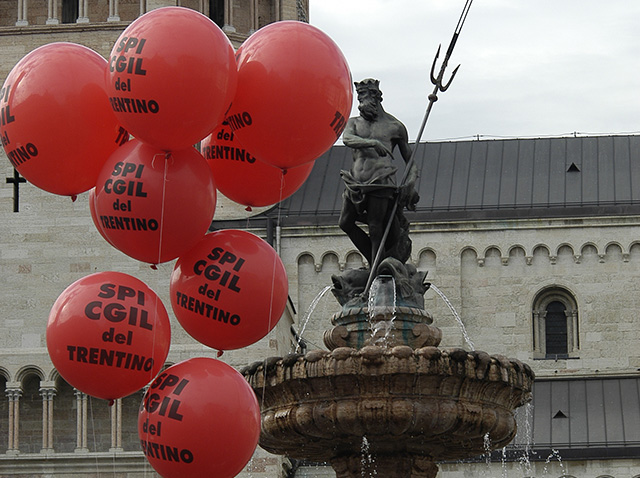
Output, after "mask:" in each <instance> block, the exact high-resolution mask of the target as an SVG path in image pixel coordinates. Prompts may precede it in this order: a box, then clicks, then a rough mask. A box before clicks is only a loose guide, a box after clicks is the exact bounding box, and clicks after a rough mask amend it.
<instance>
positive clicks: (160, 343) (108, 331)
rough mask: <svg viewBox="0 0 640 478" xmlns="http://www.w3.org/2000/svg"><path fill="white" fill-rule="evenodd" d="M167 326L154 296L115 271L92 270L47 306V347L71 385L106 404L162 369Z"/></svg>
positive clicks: (142, 384) (169, 327) (164, 311)
mask: <svg viewBox="0 0 640 478" xmlns="http://www.w3.org/2000/svg"><path fill="white" fill-rule="evenodd" d="M170 342H171V324H170V322H169V316H168V314H167V310H166V309H165V307H164V305H163V304H162V302H161V300H160V299H159V298H158V296H157V295H156V294H155V292H153V291H152V290H151V289H150V288H149V287H148V286H147V285H146V284H145V283H144V282H142V281H140V280H138V279H136V278H135V277H132V276H130V275H127V274H123V273H121V272H97V273H95V274H91V275H89V276H86V277H83V278H82V279H79V280H77V281H76V282H74V283H73V284H71V285H70V286H69V287H67V288H66V289H65V290H64V291H63V292H62V294H60V296H59V297H58V299H57V300H56V301H55V303H54V304H53V307H52V308H51V312H50V313H49V321H48V323H47V349H48V351H49V356H50V357H51V361H52V362H53V365H54V366H55V367H56V369H57V370H58V372H60V375H62V377H63V378H64V379H65V380H66V381H67V382H69V384H71V385H72V386H74V387H75V388H77V389H78V390H81V391H82V392H84V393H87V394H89V395H92V396H94V397H98V398H104V399H106V400H115V399H116V398H121V397H125V396H127V395H130V394H132V393H134V392H136V391H138V390H140V389H141V388H143V387H144V386H145V385H146V384H148V383H149V382H150V381H151V380H152V379H153V378H154V377H155V376H156V375H157V374H158V372H159V371H160V370H161V369H162V366H163V364H164V361H165V360H166V358H167V354H168V353H169V345H170Z"/></svg>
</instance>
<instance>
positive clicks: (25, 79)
mask: <svg viewBox="0 0 640 478" xmlns="http://www.w3.org/2000/svg"><path fill="white" fill-rule="evenodd" d="M107 68H108V63H107V61H106V60H105V59H104V58H102V57H101V56H100V55H99V54H98V53H96V52H95V51H93V50H90V49H89V48H87V47H85V46H82V45H76V44H74V43H62V42H59V43H50V44H48V45H44V46H41V47H40V48H36V49H35V50H33V51H32V52H30V53H29V54H27V55H26V56H25V57H24V58H22V59H21V60H20V61H19V62H18V63H17V64H16V65H15V66H14V67H13V69H12V70H11V72H10V73H9V76H8V77H7V79H6V80H5V82H4V85H3V87H2V90H0V110H1V112H2V117H1V119H0V137H1V138H2V145H3V146H4V150H5V153H6V154H7V157H8V158H9V161H11V164H13V166H14V167H15V168H16V169H17V170H18V171H19V172H20V174H22V175H23V176H24V177H25V178H26V179H27V181H29V182H31V183H32V184H34V185H35V186H37V187H38V188H40V189H42V190H44V191H47V192H50V193H54V194H59V195H63V196H75V195H77V194H80V193H82V192H85V191H88V190H89V189H91V188H92V187H93V186H95V184H96V178H97V177H98V173H99V172H100V170H101V169H102V165H103V164H104V162H105V161H106V160H107V158H108V157H109V155H110V154H111V153H112V152H113V151H114V150H115V149H116V148H117V147H118V145H119V144H121V143H122V142H124V141H126V140H127V139H128V138H129V135H128V133H127V132H126V131H125V129H124V128H122V127H121V126H120V125H119V124H118V120H117V119H116V116H115V115H114V114H113V111H112V110H111V106H110V105H109V100H108V97H107V93H106V91H105V87H104V76H105V74H106V71H107Z"/></svg>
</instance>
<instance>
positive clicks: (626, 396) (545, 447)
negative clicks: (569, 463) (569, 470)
mask: <svg viewBox="0 0 640 478" xmlns="http://www.w3.org/2000/svg"><path fill="white" fill-rule="evenodd" d="M532 408H533V426H532V433H531V431H529V433H528V428H531V427H527V426H526V424H525V421H526V420H525V417H524V414H522V413H520V412H519V420H518V422H519V424H518V435H517V437H516V439H515V440H514V445H511V446H510V448H511V449H512V452H511V453H510V454H511V455H512V458H516V456H517V452H515V451H513V449H515V448H522V446H523V445H524V444H526V443H527V442H528V441H529V442H532V449H533V451H534V452H535V454H534V455H533V456H532V457H531V459H539V460H545V459H547V458H548V457H549V456H550V455H552V454H554V452H553V450H556V451H557V452H558V453H557V454H558V455H559V456H560V457H561V458H562V459H584V458H590V459H597V458H613V457H620V458H622V457H635V458H637V457H639V456H640V377H623V378H602V379H593V378H592V379H562V380H542V379H538V380H536V381H535V382H534V386H533V404H532ZM520 410H521V409H520ZM528 434H529V435H530V436H527V435H528ZM530 438H532V440H530Z"/></svg>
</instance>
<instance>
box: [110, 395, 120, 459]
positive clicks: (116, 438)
mask: <svg viewBox="0 0 640 478" xmlns="http://www.w3.org/2000/svg"><path fill="white" fill-rule="evenodd" d="M110 410H111V448H109V451H122V450H123V449H122V399H121V398H118V399H117V400H116V401H115V402H114V403H113V405H111V407H110Z"/></svg>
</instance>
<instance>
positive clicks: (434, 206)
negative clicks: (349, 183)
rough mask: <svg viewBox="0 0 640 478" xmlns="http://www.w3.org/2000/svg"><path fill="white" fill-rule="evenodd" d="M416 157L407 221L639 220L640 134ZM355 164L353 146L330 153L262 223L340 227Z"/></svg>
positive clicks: (511, 142)
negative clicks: (413, 202)
mask: <svg viewBox="0 0 640 478" xmlns="http://www.w3.org/2000/svg"><path fill="white" fill-rule="evenodd" d="M414 147H415V145H414ZM414 154H415V158H416V161H417V164H418V167H419V170H420V179H419V193H420V202H419V203H418V208H417V211H416V213H411V214H410V216H409V219H410V221H413V220H439V221H442V220H444V221H449V220H465V219H483V218H487V219H490V218H526V217H536V218H538V217H580V216H594V215H595V216H597V215H611V214H616V215H617V214H621V215H624V214H640V136H637V135H620V136H588V137H566V138H564V137H563V138H537V139H506V140H480V141H455V142H434V143H421V144H419V145H418V146H417V148H416V151H415V153H414ZM396 156H397V158H396V160H395V161H396V164H397V165H398V167H399V169H400V170H399V172H398V178H400V177H402V168H403V166H404V164H403V161H402V160H401V159H399V155H396ZM351 162H352V158H351V150H350V149H349V148H347V147H346V146H342V145H340V146H334V147H332V148H331V149H329V150H328V151H327V152H326V153H325V154H324V155H322V156H321V157H320V158H318V159H317V160H316V163H315V165H314V169H313V171H312V173H311V176H310V177H309V179H308V180H307V181H306V182H305V184H303V186H302V187H301V188H300V189H299V190H298V191H297V192H296V193H295V194H294V195H293V196H291V197H290V198H288V199H286V200H284V201H283V202H282V203H281V207H280V209H278V208H277V207H276V208H273V209H272V210H270V211H268V212H267V213H265V214H263V217H272V218H273V217H276V216H277V217H278V218H279V220H280V222H281V223H282V224H284V225H289V224H291V225H293V224H336V223H337V218H338V216H339V213H340V206H341V203H342V190H343V188H344V186H343V184H342V180H341V179H340V176H339V172H340V170H341V169H349V168H350V166H351Z"/></svg>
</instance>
